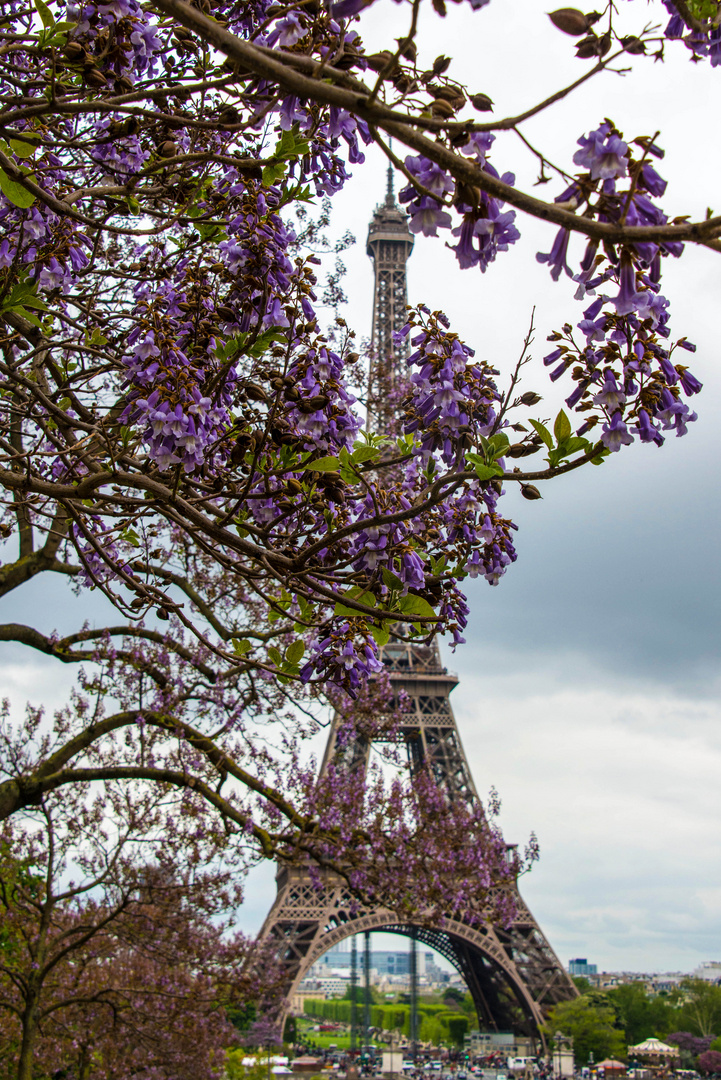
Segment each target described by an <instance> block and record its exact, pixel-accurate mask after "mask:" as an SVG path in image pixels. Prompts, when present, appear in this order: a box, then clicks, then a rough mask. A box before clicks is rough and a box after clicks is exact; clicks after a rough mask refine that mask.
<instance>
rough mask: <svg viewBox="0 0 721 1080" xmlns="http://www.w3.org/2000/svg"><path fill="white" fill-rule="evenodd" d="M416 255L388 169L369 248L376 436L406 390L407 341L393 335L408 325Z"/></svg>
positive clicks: (371, 411) (389, 423) (371, 401)
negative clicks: (409, 272)
mask: <svg viewBox="0 0 721 1080" xmlns="http://www.w3.org/2000/svg"><path fill="white" fill-rule="evenodd" d="M412 250H413V235H412V233H411V231H410V229H409V228H408V216H407V214H405V213H404V212H403V210H401V208H400V207H399V206H398V205H397V203H396V200H395V196H394V194H393V170H392V168H389V169H388V188H387V191H386V197H385V201H384V202H382V203H381V204H380V206H377V207H376V210H375V213H374V214H373V217H372V219H371V223H370V226H369V228H368V240H367V243H366V251H367V253H368V255H369V257H370V258H371V259H372V261H373V269H374V272H375V288H374V290H373V331H372V335H371V362H370V370H369V373H368V421H369V426H370V427H372V428H373V429H375V430H376V431H386V432H387V431H390V430H391V429H392V427H393V425H394V422H395V420H396V415H397V408H398V402H397V396H398V394H397V391H398V390H399V389H400V387H401V384H402V376H403V368H404V362H405V359H406V357H407V356H408V347H407V344H406V342H405V341H404V342H403V343H402V344H400V345H396V344H394V341H393V334H394V333H397V332H398V331H399V330H401V329H402V328H403V326H404V325H405V322H406V305H407V303H408V291H407V284H406V263H407V262H408V259H409V257H410V254H411V251H412Z"/></svg>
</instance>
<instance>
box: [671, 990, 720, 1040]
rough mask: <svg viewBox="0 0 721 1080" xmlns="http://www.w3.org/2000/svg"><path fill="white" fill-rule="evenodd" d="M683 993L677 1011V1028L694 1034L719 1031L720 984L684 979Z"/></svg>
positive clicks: (715, 1033) (709, 1033) (716, 1032)
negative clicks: (680, 1005)
mask: <svg viewBox="0 0 721 1080" xmlns="http://www.w3.org/2000/svg"><path fill="white" fill-rule="evenodd" d="M681 989H682V991H683V994H684V999H683V1005H682V1007H681V1009H680V1013H679V1028H680V1029H681V1028H682V1029H683V1030H684V1031H690V1032H692V1033H693V1034H694V1035H718V1034H719V1033H721V986H714V984H713V983H709V982H706V981H705V980H704V979H684V980H683V982H682V983H681Z"/></svg>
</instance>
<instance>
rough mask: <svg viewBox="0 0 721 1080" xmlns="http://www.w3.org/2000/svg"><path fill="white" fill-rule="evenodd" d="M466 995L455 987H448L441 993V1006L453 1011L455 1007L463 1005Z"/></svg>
mask: <svg viewBox="0 0 721 1080" xmlns="http://www.w3.org/2000/svg"><path fill="white" fill-rule="evenodd" d="M465 997H466V995H465V994H464V993H463V991H462V990H459V989H458V988H457V987H455V986H449V987H448V989H447V990H444V991H443V1004H444V1005H448V1007H449V1008H451V1009H453V1008H455V1007H456V1006H457V1005H463V1002H464V1000H465Z"/></svg>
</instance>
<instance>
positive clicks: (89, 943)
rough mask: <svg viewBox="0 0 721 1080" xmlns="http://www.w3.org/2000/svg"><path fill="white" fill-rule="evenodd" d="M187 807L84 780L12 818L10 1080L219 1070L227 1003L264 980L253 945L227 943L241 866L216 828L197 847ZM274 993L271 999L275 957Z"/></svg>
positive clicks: (8, 853) (227, 1034)
mask: <svg viewBox="0 0 721 1080" xmlns="http://www.w3.org/2000/svg"><path fill="white" fill-rule="evenodd" d="M182 809H183V808H182V806H178V805H177V800H173V799H172V798H168V796H167V795H166V794H161V792H160V789H159V787H157V786H156V787H155V788H154V789H153V790H150V789H148V790H146V791H145V792H144V793H142V794H140V793H138V792H137V791H135V792H134V793H132V794H131V793H129V791H128V789H127V787H126V788H124V789H123V790H122V791H120V790H119V789H118V788H117V786H115V787H113V786H112V785H110V786H107V787H106V788H105V790H104V791H103V792H102V794H100V793H99V792H98V791H97V790H96V791H95V793H94V794H93V796H92V797H91V796H90V793H89V791H88V786H87V785H78V786H77V787H75V788H73V789H67V790H65V791H64V792H63V795H62V798H60V797H58V796H57V795H55V796H46V797H44V798H43V800H42V802H41V805H40V806H38V807H37V808H35V810H34V811H32V812H31V813H26V814H24V815H23V819H22V820H20V819H19V818H14V819H13V821H12V823H10V822H6V823H5V826H4V828H3V831H2V835H1V836H0V912H1V913H2V927H3V936H2V940H1V941H0V1030H2V1032H3V1034H4V1036H5V1038H4V1042H5V1043H6V1044H7V1045H6V1047H5V1057H6V1062H7V1064H8V1065H10V1063H13V1064H14V1066H15V1069H16V1072H13V1071H11V1070H10V1069H9V1074H10V1075H17V1078H18V1080H28V1078H30V1077H31V1076H33V1075H37V1074H38V1070H40V1071H42V1072H43V1074H45V1073H48V1074H49V1073H52V1072H54V1071H56V1070H57V1069H58V1068H61V1067H63V1068H65V1069H69V1070H71V1071H72V1072H73V1074H74V1075H77V1076H78V1077H97V1078H99V1080H101V1078H102V1080H111V1078H117V1080H120V1078H125V1077H128V1076H139V1077H143V1076H148V1077H150V1076H152V1077H154V1078H155V1077H157V1078H158V1080H162V1078H163V1077H169V1078H170V1077H172V1078H176V1077H188V1078H190V1077H194V1076H200V1077H206V1078H211V1077H214V1076H217V1075H219V1073H220V1071H221V1070H222V1061H223V1056H224V1052H223V1048H224V1046H226V1045H227V1044H228V1043H229V1042H230V1041H231V1039H232V1038H233V1028H232V1026H231V1025H230V1024H229V1022H228V1021H227V1019H226V1015H225V1011H224V1008H223V1005H224V1003H229V1004H230V1003H232V1001H233V999H234V998H235V997H238V996H239V997H240V998H241V999H242V998H245V997H247V996H248V995H251V994H257V993H258V991H259V986H258V983H257V979H255V977H254V976H253V974H252V972H251V970H250V968H249V966H248V945H249V942H248V940H247V939H246V938H244V937H243V935H240V934H235V935H233V936H227V935H226V930H227V926H228V923H227V912H228V911H229V910H232V908H233V907H234V906H235V905H236V904H237V903H238V901H239V899H240V897H241V891H240V889H239V886H238V884H237V876H236V867H237V857H236V856H235V854H234V852H233V851H232V850H231V849H229V848H228V845H227V838H225V837H223V836H222V834H216V835H215V836H212V835H210V834H209V833H206V834H205V835H204V837H203V840H202V843H201V842H200V841H199V838H198V829H197V820H193V821H192V823H191V824H189V823H188V821H187V820H185V821H184V819H183V814H182V812H181V811H182ZM188 809H189V807H185V811H186V816H187V810H188ZM224 849H225V851H224ZM201 851H202V854H201ZM179 864H181V865H182V867H183V869H182V870H181V869H179ZM223 914H225V915H226V919H225V920H223V918H222V917H219V916H223ZM264 986H265V993H266V994H270V993H271V991H272V987H273V978H272V965H270V966H269V965H268V964H267V963H266V965H265V970H264Z"/></svg>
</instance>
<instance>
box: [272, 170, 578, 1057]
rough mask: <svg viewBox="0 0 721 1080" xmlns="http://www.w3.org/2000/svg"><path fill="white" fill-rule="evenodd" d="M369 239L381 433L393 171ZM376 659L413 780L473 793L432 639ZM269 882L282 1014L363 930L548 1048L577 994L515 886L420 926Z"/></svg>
mask: <svg viewBox="0 0 721 1080" xmlns="http://www.w3.org/2000/svg"><path fill="white" fill-rule="evenodd" d="M367 247H368V254H369V255H370V256H371V258H372V260H373V265H374V270H375V298H374V305H373V336H372V345H373V349H372V359H371V367H370V379H369V392H368V409H369V422H370V423H371V425H372V426H373V427H375V428H376V429H386V430H387V429H388V427H389V426H390V423H391V422H392V417H391V415H390V412H389V404H388V403H389V402H392V394H391V391H392V390H393V389H394V388H395V387H397V386H398V384H399V382H400V380H401V379H402V365H403V362H404V360H405V358H406V356H407V355H408V352H407V348H408V347H407V344H406V343H405V342H404V343H403V344H401V345H397V344H396V343H395V342H394V340H393V332H394V331H398V330H400V329H401V327H402V326H403V325H404V323H405V320H406V307H405V305H406V262H407V260H408V257H409V256H410V253H411V250H412V247H413V237H412V235H411V233H410V232H409V230H408V224H407V217H406V215H405V214H404V212H403V211H402V210H401V209H400V208H399V207H398V206H397V204H396V202H395V198H394V195H393V187H392V174H391V171H390V170H389V179H388V191H387V194H386V198H385V202H384V203H382V204H381V205H380V206H379V207H378V208H377V209H376V211H375V214H374V215H373V219H372V221H371V225H370V229H369V232H368V245H367ZM381 658H382V660H383V663H384V666H385V668H386V670H387V672H388V674H389V677H390V681H391V687H392V689H393V691H394V695H395V697H396V700H402V701H403V702H404V706H403V709H404V711H403V713H402V715H401V718H400V723H399V724H398V725H397V728H396V732H397V734H396V736H395V737H396V738H397V739H398V740H400V741H401V742H402V743H403V744H404V745H405V750H406V753H407V757H408V765H409V769H410V775H411V779H412V777H413V774H414V772H416V771H417V770H418V769H420V768H421V767H424V768H427V769H429V770H430V772H431V774H432V776H433V778H434V779H435V781H436V783H437V784H438V785H439V786H440V787H441V788H442V789H444V791H445V792H446V795H447V797H448V798H449V799H450V800H455V799H463V800H466V801H468V802H470V803H478V802H480V800H479V798H478V793H477V791H476V788H475V785H474V783H473V778H472V776H471V771H470V769H469V767H468V762H467V760H466V756H465V753H464V750H463V745H462V743H461V738H460V735H459V732H458V728H457V726H456V721H455V717H454V715H453V709H452V707H451V702H450V693H451V691H452V690H453V689H454V687H455V686H456V685H457V683H458V680H457V679H456V678H455V676H454V675H452V674H450V673H449V672H448V671H447V670H446V668H445V667H443V665H442V663H441V658H440V653H439V651H438V646H437V644H435V643H434V644H433V645H430V646H429V645H424V644H420V643H417V642H412V641H408V640H405V639H404V638H403V637H402V636H400V635H399V636H398V637H396V638H395V640H394V639H391V641H390V642H389V643H388V644H387V645H386V646H384V648H383V649H382V650H381ZM401 691H403V692H404V695H403V696H402V697H401V695H400V692H401ZM340 724H341V720H340V718H339V717H337V716H336V717H335V718H334V720H333V722H332V724H331V728H330V733H329V738H328V744H327V746H326V751H325V756H324V759H323V764H322V766H321V772H323V770H325V769H326V768H327V767H328V765H329V764H330V762H332V761H337V760H338V756H339V753H338V751H337V748H336V739H337V735H338V730H339V727H340ZM369 752H370V743H369V742H368V741H367V740H363V739H361V738H359V739H358V740H356V742H355V743H351V744H350V745H346V746H345V747H344V748H343V750H342V752H341V753H342V760H343V765H344V767H345V768H348V769H365V768H366V766H367V762H368V755H369ZM276 884H277V895H276V898H275V902H274V903H273V905H272V907H271V910H270V912H269V913H268V916H267V918H266V920H265V923H264V925H263V928H262V930H261V935H260V936H261V940H262V941H264V942H266V943H267V944H268V945H270V946H271V947H272V951H273V952H274V954H275V956H276V957H277V959H278V962H279V963H280V965H281V968H282V972H283V985H284V994H285V1006H284V1010H285V1011H286V1012H287V1009H288V1006H289V1002H290V1000H291V998H292V995H293V994H294V992H295V990H296V989H297V987H298V985H299V984H300V982H301V981H302V979H303V978H304V977H305V975H306V974H307V973H308V971H309V970H310V968H311V966H312V965H313V964H314V963H316V961H318V960H319V959H320V958H321V956H322V955H323V954H324V953H325V952H327V950H328V949H330V948H331V947H332V946H333V945H337V944H338V943H339V942H341V941H342V940H343V939H344V938H347V937H352V936H353V935H355V934H359V933H364V932H366V931H374V932H389V933H396V934H401V935H405V936H409V937H411V936H412V937H415V938H416V940H417V941H419V942H421V943H422V944H424V945H427V946H428V947H430V948H432V949H435V950H436V951H437V952H439V953H440V954H441V955H442V956H444V957H445V958H446V959H447V960H448V961H449V962H450V963H451V964H452V965H453V966H454V967H455V968H456V970H457V971H458V972H459V973H460V974H461V976H462V977H463V979H464V981H465V982H466V985H467V986H468V989H469V991H470V993H471V995H472V997H473V1001H474V1004H475V1007H476V1011H477V1013H478V1020H479V1025H480V1027H481V1029H482V1030H486V1031H494V1030H495V1031H505V1032H513V1033H515V1034H518V1035H528V1036H531V1037H533V1038H536V1039H538V1040H539V1041H540V1043H541V1045H542V1046H543V1047H544V1049H545V1038H544V1036H543V1031H542V1027H541V1025H542V1024H543V1023H544V1020H545V1017H546V1015H547V1012H548V1010H549V1009H550V1008H551V1007H552V1006H553V1005H555V1004H557V1003H558V1002H561V1001H567V1000H569V999H571V998H574V997H576V996H577V993H578V991H577V990H576V987H575V985H574V984H573V982H572V980H571V978H570V976H569V975H568V974H567V973H566V971H565V970H564V968H563V967H562V965H561V963H560V961H559V960H558V957H557V956H556V954H555V953H554V951H553V949H552V948H551V946H550V944H549V943H548V941H547V940H546V938H545V936H544V934H543V932H542V931H541V929H540V927H539V926H538V923H537V922H536V920H535V919H534V918H533V915H532V914H531V912H530V911H529V909H528V907H527V905H526V904H525V903H524V901H523V899H522V897H521V895H520V893H519V891H518V888H517V886H515V885H514V886H512V888H513V889H514V899H515V907H516V914H515V916H514V918H513V921H512V922H511V924H510V925H509V926H502V925H500V924H499V923H498V921H497V920H495V919H494V918H492V917H490V916H489V917H488V918H487V919H486V920H485V921H482V922H481V923H479V924H473V925H472V924H471V923H470V922H468V923H466V922H463V921H459V920H457V919H456V920H454V919H450V918H448V919H445V920H444V921H443V925H442V926H438V927H429V926H427V925H425V924H424V923H423V922H422V920H420V919H419V921H418V922H417V923H412V922H399V920H398V917H397V916H396V915H394V913H393V912H392V911H390V910H386V909H383V908H373V909H370V908H368V907H363V906H359V904H358V901H357V900H355V899H354V898H353V897H352V896H351V894H350V892H349V891H348V889H347V887H346V885H345V883H344V882H343V880H342V878H340V877H339V876H338V875H335V874H332V873H329V872H325V873H321V874H320V885H319V883H318V874H317V873H316V874H315V875H314V879H312V878H311V875H310V873H309V871H308V870H306V869H304V868H302V867H281V868H280V870H279V871H278V874H277V878H276Z"/></svg>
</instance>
